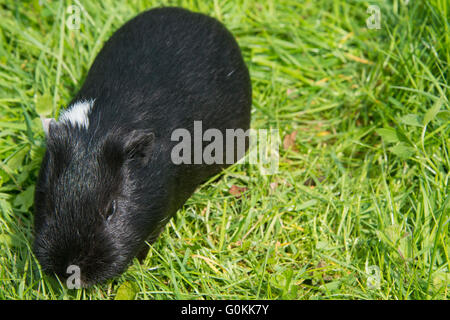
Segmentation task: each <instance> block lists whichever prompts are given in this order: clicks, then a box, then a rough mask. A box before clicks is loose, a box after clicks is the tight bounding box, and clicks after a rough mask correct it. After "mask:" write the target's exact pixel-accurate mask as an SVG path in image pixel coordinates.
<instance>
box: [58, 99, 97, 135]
mask: <svg viewBox="0 0 450 320" xmlns="http://www.w3.org/2000/svg"><path fill="white" fill-rule="evenodd" d="M93 105H94V100H93V99H91V100H83V101H77V102H75V103H74V104H72V105H71V106H69V108H67V110H65V111H64V112H63V113H62V114H61V116H60V117H59V120H60V121H62V122H69V123H70V124H72V125H73V126H74V127H75V126H80V127H81V128H85V129H87V128H88V127H89V118H88V115H89V112H90V111H91V109H92V107H93Z"/></svg>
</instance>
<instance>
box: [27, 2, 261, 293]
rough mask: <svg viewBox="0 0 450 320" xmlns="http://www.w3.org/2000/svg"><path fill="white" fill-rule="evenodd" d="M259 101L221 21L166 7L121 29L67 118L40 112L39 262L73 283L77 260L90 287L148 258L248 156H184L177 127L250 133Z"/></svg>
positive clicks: (36, 242) (36, 217)
mask: <svg viewBox="0 0 450 320" xmlns="http://www.w3.org/2000/svg"><path fill="white" fill-rule="evenodd" d="M251 100H252V99H251V82H250V76H249V72H248V69H247V67H246V65H245V63H244V61H243V58H242V55H241V52H240V49H239V47H238V45H237V43H236V41H235V39H234V37H233V36H232V35H231V33H230V32H229V31H228V30H227V29H226V28H225V27H224V26H223V25H222V24H221V23H220V22H218V21H217V20H215V19H213V18H211V17H208V16H206V15H203V14H199V13H193V12H190V11H188V10H185V9H180V8H169V7H168V8H157V9H152V10H149V11H146V12H143V13H141V14H139V15H137V16H136V17H135V18H133V19H132V20H130V21H128V22H127V23H126V24H124V25H123V26H122V27H121V28H120V29H118V30H117V31H116V32H115V33H114V34H113V35H112V36H111V38H110V39H109V40H108V41H107V42H106V43H105V44H104V47H103V48H102V50H101V51H100V52H99V54H98V55H97V57H96V59H95V61H94V62H93V64H92V66H91V68H90V70H89V72H88V74H87V76H86V79H85V81H84V84H83V85H82V87H81V89H80V91H79V92H78V94H77V95H76V96H75V98H74V99H73V100H72V101H71V102H70V104H69V106H68V107H67V109H66V110H64V111H63V112H62V114H61V115H60V117H59V120H58V121H56V120H53V119H43V125H44V131H45V132H46V141H47V150H46V153H45V155H44V158H43V161H42V165H41V170H40V173H39V178H38V181H37V184H36V191H35V215H34V232H35V234H34V244H33V251H34V253H35V256H36V258H37V259H38V261H39V263H40V264H41V266H42V269H43V270H44V271H45V272H47V273H50V274H51V273H55V274H56V275H58V277H60V278H61V279H67V277H68V276H69V275H68V274H67V269H68V267H69V266H71V265H75V266H77V267H79V270H80V282H81V285H82V286H84V287H87V286H90V285H93V284H96V283H101V282H103V281H105V280H107V279H109V278H112V277H115V276H118V275H120V274H121V273H122V272H124V271H125V270H126V268H127V267H128V265H129V264H130V262H131V261H132V260H133V258H134V257H141V258H142V257H145V254H146V253H147V250H148V245H146V241H148V242H150V243H151V242H153V241H154V240H155V239H156V238H157V237H158V235H159V233H160V232H161V230H162V228H163V227H164V225H165V224H166V222H167V221H168V220H169V219H170V218H171V217H172V216H174V214H175V213H176V211H177V210H178V209H179V208H180V207H181V206H182V205H183V204H184V203H185V201H186V200H187V199H188V198H189V197H190V196H191V195H192V193H193V192H194V191H195V189H196V188H197V187H198V186H199V185H200V184H201V183H203V182H205V181H206V180H208V179H209V178H211V177H212V176H214V175H216V174H218V173H219V172H220V171H221V170H222V169H223V168H225V167H227V166H228V165H230V164H231V163H232V162H233V161H237V160H238V159H239V158H241V157H242V154H241V155H238V154H237V150H236V148H235V149H230V148H227V149H226V150H225V149H224V152H225V154H224V155H223V158H227V159H228V156H229V154H227V153H230V152H235V151H236V153H235V154H234V155H233V156H232V159H233V161H232V162H231V163H230V161H216V162H215V163H214V162H213V163H211V162H210V161H208V163H206V162H205V161H203V162H200V163H199V162H198V161H197V162H194V161H193V162H190V163H189V162H186V161H185V162H182V163H179V161H174V159H173V148H174V147H175V146H176V145H177V143H178V142H179V140H178V141H174V139H173V136H172V135H173V132H174V131H175V130H177V129H180V128H181V129H182V130H184V131H183V132H189V133H191V134H192V135H193V136H194V135H195V133H194V131H195V130H194V129H195V126H194V122H196V123H197V124H198V123H201V126H202V130H204V131H205V130H208V129H214V130H219V132H220V133H223V135H224V136H225V132H226V130H228V129H234V130H239V129H242V130H244V131H246V132H247V129H249V124H250V107H251ZM242 130H241V131H242ZM216 132H217V131H216ZM193 140H195V137H194V139H193ZM210 141H211V140H210ZM194 142H195V141H191V142H188V144H189V143H191V145H194ZM202 144H205V141H202ZM247 147H248V145H247V144H245V150H247ZM194 148H198V147H194ZM194 151H195V150H194ZM183 152H184V151H183ZM244 152H245V151H244ZM184 156H185V155H184ZM188 156H189V155H188ZM191 157H192V159H194V155H191Z"/></svg>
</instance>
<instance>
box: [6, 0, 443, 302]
mask: <svg viewBox="0 0 450 320" xmlns="http://www.w3.org/2000/svg"><path fill="white" fill-rule="evenodd" d="M41 2H42V6H40V5H39V1H37V0H35V1H20V2H19V1H6V0H0V106H1V109H0V299H80V298H83V299H113V298H114V297H115V296H116V295H117V292H118V289H119V288H120V287H121V286H122V288H125V287H126V285H128V286H129V287H130V286H131V287H132V288H133V289H132V290H128V291H134V293H136V298H137V299H181V298H182V299H448V298H449V281H450V270H449V253H450V241H449V219H450V203H449V200H448V199H449V198H448V191H449V182H450V181H449V180H450V173H449V169H450V157H449V148H450V139H449V131H450V108H449V101H448V98H447V97H448V93H449V88H450V87H449V85H450V83H449V73H450V72H449V71H450V70H449V67H450V31H449V23H448V21H449V16H450V5H449V3H448V1H447V0H430V1H409V4H407V5H405V1H402V0H397V1H371V2H368V1H356V0H352V1H332V0H309V1H296V0H280V1H274V0H272V1H270V0H269V1H262V2H259V1H258V2H257V1H250V0H247V1H245V0H243V1H239V0H229V1H194V0H191V1H189V0H185V1H167V2H164V1H162V2H161V1H127V2H120V4H118V2H117V1H112V0H106V1H81V3H82V5H83V7H84V11H83V12H82V14H81V28H80V29H79V30H69V29H68V28H67V26H66V24H65V22H66V21H67V19H68V18H69V15H70V14H71V13H70V12H67V6H68V5H69V4H78V3H79V2H78V1H73V2H62V1H61V2H59V1H41ZM125 3H127V4H125ZM161 4H170V5H179V6H182V7H185V8H189V9H192V10H195V11H200V12H204V13H207V14H209V15H212V16H214V17H216V18H218V19H219V20H221V21H222V22H223V23H224V24H225V25H226V26H227V27H228V28H229V29H230V30H231V31H232V32H233V34H234V35H235V36H236V37H237V40H238V42H239V44H240V46H241V48H242V51H243V55H244V58H245V60H246V62H247V64H248V66H249V68H250V73H251V76H252V82H253V92H254V95H253V101H254V102H253V112H252V127H253V128H255V129H263V128H264V129H267V128H275V129H279V130H280V135H281V140H282V141H283V140H284V137H285V136H286V135H288V134H292V133H294V132H296V136H295V144H294V145H292V146H291V147H290V148H288V149H286V148H284V147H283V145H282V146H281V147H280V165H279V172H278V173H277V174H274V175H263V174H261V172H260V171H259V169H258V167H257V166H252V165H246V164H241V165H235V166H233V167H232V168H229V169H228V170H227V171H226V172H224V174H223V175H222V177H221V179H219V180H214V181H211V182H210V183H208V184H206V185H204V186H203V187H201V188H200V189H199V190H198V191H197V192H196V193H195V194H194V195H193V196H192V197H191V198H190V199H189V200H188V201H187V203H186V204H185V206H184V207H183V208H182V209H181V210H180V211H179V212H178V214H177V219H176V220H172V221H171V222H170V223H168V225H167V227H166V228H165V231H164V233H163V234H162V235H161V237H160V238H159V240H158V241H157V242H156V243H155V244H154V245H153V246H152V248H151V250H150V254H149V256H148V257H147V259H146V260H145V262H144V263H143V264H141V265H140V264H139V263H138V262H134V264H133V265H132V266H131V267H130V268H129V269H128V271H127V272H126V273H124V274H123V275H122V276H121V277H120V278H118V279H115V280H113V281H110V282H108V283H107V284H105V285H103V286H96V287H94V288H91V289H88V290H68V289H66V288H65V287H64V286H63V285H61V284H60V283H59V282H58V281H57V280H56V279H54V278H52V277H49V276H45V275H43V274H42V273H41V271H40V269H39V265H38V264H37V262H36V260H35V259H34V257H33V255H32V253H31V251H30V243H31V241H32V215H33V213H32V211H33V209H32V203H33V202H32V201H33V199H32V197H33V190H34V189H33V188H34V183H35V181H36V175H37V171H38V168H39V164H40V161H41V158H42V155H43V151H44V148H45V141H44V135H43V132H42V129H41V125H40V120H39V114H38V113H40V114H42V113H44V112H51V113H53V115H57V114H58V110H59V109H60V107H61V106H65V105H66V104H67V103H68V102H69V101H70V100H71V97H72V96H73V95H74V94H75V93H76V90H77V89H78V88H79V87H80V84H81V83H82V80H83V77H84V76H85V75H86V72H87V70H88V69H89V66H90V64H91V63H92V61H93V59H94V58H95V55H96V53H97V52H98V51H99V50H100V49H101V46H102V43H103V42H104V41H105V40H106V39H107V38H108V37H109V36H110V35H111V34H112V32H113V31H114V30H116V29H117V28H118V27H119V26H120V25H121V24H122V23H124V22H125V21H127V20H128V19H129V18H131V17H133V16H134V15H136V14H137V13H138V12H140V11H143V10H145V9H147V8H151V7H155V6H158V5H161ZM370 4H377V5H378V6H379V8H380V12H381V20H380V22H381V26H380V27H381V28H380V29H368V28H367V26H366V19H367V18H368V17H369V16H370V14H369V13H367V7H368V6H369V5H370ZM233 185H236V186H240V187H245V188H247V191H246V192H245V193H244V195H243V196H242V197H241V198H236V197H235V196H233V195H232V194H230V192H229V190H230V188H231V187H232V186H233ZM123 284H125V286H124V285H123ZM123 291H125V292H126V291H127V290H123ZM128 294H129V293H128Z"/></svg>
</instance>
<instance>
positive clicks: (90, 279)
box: [33, 120, 163, 287]
mask: <svg viewBox="0 0 450 320" xmlns="http://www.w3.org/2000/svg"><path fill="white" fill-rule="evenodd" d="M47 125H48V126H47V127H48V130H46V137H47V151H46V153H45V156H44V159H43V161H42V165H41V170H40V173H39V178H38V181H37V184H36V191H35V213H34V232H35V239H34V244H33V251H34V253H35V256H36V258H37V259H38V261H39V263H40V264H41V266H42V269H43V270H44V271H45V272H47V273H55V274H56V275H58V277H59V278H61V279H63V280H65V279H67V278H68V277H69V276H70V273H68V268H69V267H70V266H76V267H78V268H79V275H80V279H79V280H80V283H81V285H82V286H85V287H87V286H90V285H92V284H96V283H100V282H103V281H105V280H107V279H109V278H112V277H115V276H117V275H119V274H121V273H122V272H123V271H124V270H125V269H126V268H127V266H128V265H129V263H130V262H131V261H132V259H133V258H134V257H135V256H136V255H137V254H138V252H139V251H140V250H142V248H143V247H144V246H146V244H145V241H146V240H149V239H154V238H156V237H157V235H158V234H159V231H160V229H161V224H162V220H163V217H160V216H158V215H157V214H152V212H149V211H151V208H152V203H151V201H152V199H151V197H149V196H148V186H147V185H146V181H147V180H148V179H147V178H148V173H147V172H148V166H149V163H150V162H151V157H152V154H153V150H152V149H153V145H154V135H153V133H151V132H150V131H148V130H143V129H142V130H141V129H136V130H129V131H127V132H123V131H121V132H110V133H109V134H106V135H104V136H103V137H96V136H94V135H93V134H89V133H88V132H87V131H86V130H83V129H82V128H79V127H73V126H70V125H69V124H67V123H63V122H61V123H59V122H58V123H57V122H55V121H54V120H52V121H51V122H49V123H48V124H47ZM146 177H147V178H146ZM146 179H147V180H146Z"/></svg>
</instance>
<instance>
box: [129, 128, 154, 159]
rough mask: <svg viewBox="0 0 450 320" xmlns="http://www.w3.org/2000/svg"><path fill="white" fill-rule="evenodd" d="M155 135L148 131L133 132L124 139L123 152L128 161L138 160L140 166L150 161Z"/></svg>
mask: <svg viewBox="0 0 450 320" xmlns="http://www.w3.org/2000/svg"><path fill="white" fill-rule="evenodd" d="M154 140H155V135H154V133H153V132H151V131H150V130H146V129H138V130H133V131H131V133H129V134H128V135H127V137H126V138H125V152H126V154H127V157H128V158H129V159H135V160H138V161H139V162H140V163H141V164H142V165H146V164H147V163H148V162H149V161H150V157H151V153H152V149H153V142H154Z"/></svg>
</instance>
